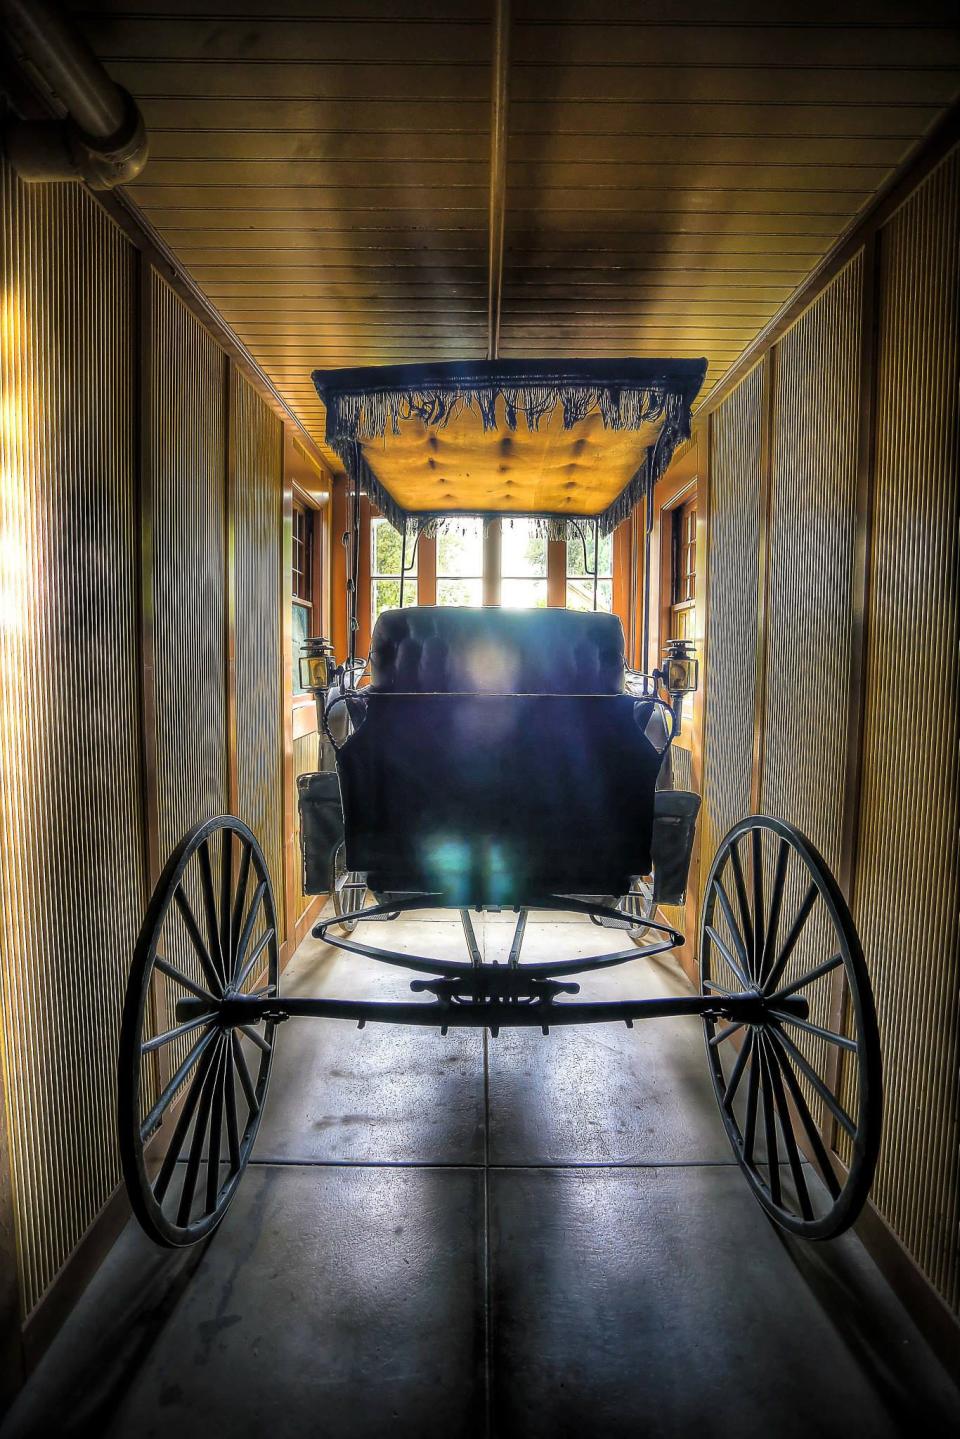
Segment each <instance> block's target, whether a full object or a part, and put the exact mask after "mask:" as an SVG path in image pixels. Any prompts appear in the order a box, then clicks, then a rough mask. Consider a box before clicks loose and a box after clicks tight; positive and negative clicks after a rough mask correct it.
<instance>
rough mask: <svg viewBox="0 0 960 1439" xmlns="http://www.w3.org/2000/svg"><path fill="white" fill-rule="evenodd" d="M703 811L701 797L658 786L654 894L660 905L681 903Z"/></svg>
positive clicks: (652, 853) (652, 849)
mask: <svg viewBox="0 0 960 1439" xmlns="http://www.w3.org/2000/svg"><path fill="white" fill-rule="evenodd" d="M699 812H700V796H699V795H698V794H692V793H691V792H690V791H689V790H685V789H658V790H657V793H656V797H655V800H654V810H653V837H652V840H651V845H650V854H651V858H652V860H653V897H654V900H655V901H656V902H657V904H682V903H683V901H684V899H685V897H686V893H687V876H688V875H689V873H690V856H691V855H692V853H693V838H694V835H695V834H696V829H697V815H698V814H699Z"/></svg>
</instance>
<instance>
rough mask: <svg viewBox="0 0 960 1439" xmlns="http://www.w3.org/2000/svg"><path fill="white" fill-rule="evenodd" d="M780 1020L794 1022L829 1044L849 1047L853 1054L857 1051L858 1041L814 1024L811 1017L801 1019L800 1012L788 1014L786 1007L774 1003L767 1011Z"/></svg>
mask: <svg viewBox="0 0 960 1439" xmlns="http://www.w3.org/2000/svg"><path fill="white" fill-rule="evenodd" d="M767 1012H768V1013H769V1014H771V1015H773V1017H774V1018H775V1019H777V1020H779V1021H780V1023H781V1024H793V1025H796V1027H797V1029H802V1030H804V1031H805V1033H807V1034H815V1035H816V1037H817V1038H818V1039H823V1040H825V1041H826V1043H827V1044H835V1045H836V1046H837V1047H838V1049H847V1050H849V1051H850V1053H851V1054H856V1052H857V1048H858V1046H857V1041H856V1040H855V1039H848V1038H847V1036H846V1035H845V1034H834V1032H833V1030H832V1029H823V1028H822V1027H821V1026H820V1025H819V1024H813V1023H812V1022H811V1021H810V1020H809V1019H801V1018H800V1016H799V1015H798V1014H788V1013H787V1011H786V1010H784V1009H776V1008H774V1006H773V1005H771V1006H770V1008H769V1010H768V1011H767Z"/></svg>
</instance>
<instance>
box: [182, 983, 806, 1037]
mask: <svg viewBox="0 0 960 1439" xmlns="http://www.w3.org/2000/svg"><path fill="white" fill-rule="evenodd" d="M777 1009H778V1010H781V1011H782V1012H783V1013H785V1014H789V1015H790V1016H791V1017H792V1018H796V1019H806V1018H807V1016H808V1013H809V1007H808V1005H807V1001H806V1000H805V999H804V998H803V997H802V996H800V995H791V996H789V997H788V998H786V999H784V1000H782V1001H780V1003H779V1004H778V1005H777ZM685 1015H688V1016H693V1017H694V1018H697V1019H703V1018H710V1019H713V1020H715V1021H719V1022H721V1023H726V1024H731V1025H741V1026H742V1025H748V1024H763V1023H766V1022H769V1020H770V1019H771V1018H776V1015H775V1013H773V1012H772V1011H771V1009H770V1006H769V1004H768V1002H767V1001H766V1000H765V999H764V997H763V996H762V995H761V994H759V993H757V994H746V995H731V996H730V997H729V998H727V997H722V998H719V997H717V996H713V995H702V994H694V995H668V996H666V997H664V998H657V999H634V1000H613V1001H602V1000H591V1001H587V1002H577V1003H573V1004H571V1003H567V1002H565V1003H562V1004H558V1003H556V1002H555V1001H554V997H553V994H552V992H551V991H545V992H544V993H543V994H542V995H538V994H537V995H535V996H534V997H531V998H528V999H509V998H502V997H500V996H498V995H490V996H488V997H487V999H486V1000H482V999H480V1000H478V999H468V1000H464V999H457V998H454V997H445V996H443V995H439V994H438V996H437V998H436V999H435V1000H433V1001H431V1002H429V1003H417V1002H415V1001H411V1000H399V1001H397V1002H391V1001H387V1000H354V999H326V998H320V997H316V998H314V997H302V998H301V997H299V996H295V997H287V996H284V997H283V998H276V997H273V996H271V995H246V994H237V995H228V996H226V997H225V998H224V999H223V1000H222V1001H221V1002H220V1003H219V1004H218V1005H217V1006H216V1008H215V1009H213V1010H212V1009H211V1007H210V1005H209V1004H207V1003H205V1002H204V1001H203V1000H200V999H193V998H190V999H181V1000H180V1001H179V1002H178V1004H177V1006H176V1017H177V1021H178V1023H189V1022H191V1021H194V1020H202V1019H204V1018H208V1017H214V1016H215V1020H216V1022H217V1023H219V1024H220V1025H222V1026H223V1027H224V1028H240V1027H242V1026H248V1027H249V1026H251V1025H256V1024H260V1023H262V1022H263V1021H264V1020H270V1021H272V1022H274V1023H279V1022H281V1021H282V1020H285V1019H348V1020H351V1021H352V1022H353V1023H355V1024H359V1025H360V1026H364V1025H367V1024H377V1023H381V1024H413V1025H428V1026H432V1027H439V1028H441V1029H446V1028H449V1029H464V1028H466V1029H486V1028H489V1029H491V1030H497V1029H502V1028H534V1029H543V1028H544V1026H547V1027H550V1028H552V1027H553V1026H556V1025H563V1024H618V1023H619V1024H626V1025H628V1026H632V1024H633V1023H634V1021H635V1020H638V1019H671V1018H680V1017H683V1016H685Z"/></svg>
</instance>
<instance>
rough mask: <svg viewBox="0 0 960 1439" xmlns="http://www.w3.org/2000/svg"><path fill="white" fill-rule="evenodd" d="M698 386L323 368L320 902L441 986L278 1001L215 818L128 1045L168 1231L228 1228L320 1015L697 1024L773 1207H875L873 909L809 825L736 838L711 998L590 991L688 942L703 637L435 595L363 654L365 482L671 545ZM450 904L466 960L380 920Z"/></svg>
mask: <svg viewBox="0 0 960 1439" xmlns="http://www.w3.org/2000/svg"><path fill="white" fill-rule="evenodd" d="M702 377H703V366H702V364H701V363H700V362H680V363H677V364H674V365H672V366H667V365H656V364H653V363H651V362H646V361H644V362H641V361H631V362H618V363H613V362H603V363H596V362H594V363H583V364H580V365H572V366H566V367H564V372H563V373H558V371H557V368H556V367H555V366H552V365H549V364H545V363H537V364H523V365H521V364H512V365H511V364H509V363H506V364H504V363H491V364H487V365H458V366H434V367H397V368H394V369H393V370H387V371H384V370H359V371H340V372H332V373H330V374H318V375H317V377H316V379H317V384H318V389H319V390H320V393H321V396H322V398H323V400H324V402H325V404H326V407H327V437H328V442H329V443H330V444H331V445H332V446H333V447H334V448H335V449H336V450H337V451H338V453H339V454H340V456H341V458H342V459H343V462H344V465H345V468H346V470H347V473H348V476H349V477H350V480H351V481H352V486H353V520H352V533H351V536H350V537H349V538H350V553H351V565H350V579H349V582H348V590H349V594H350V598H351V623H350V641H349V654H348V656H347V659H346V661H345V663H344V664H343V665H341V666H335V664H334V662H333V660H332V658H331V654H330V650H329V646H327V645H324V644H322V643H319V642H318V643H317V644H315V645H313V646H311V647H310V648H309V649H308V653H307V655H306V657H305V661H304V664H305V671H306V673H305V679H306V682H307V685H308V687H309V688H310V689H311V690H312V691H313V692H314V693H315V695H316V696H317V700H318V706H319V710H320V716H321V720H322V724H323V729H324V734H325V737H326V741H327V746H328V748H327V753H328V755H329V756H330V759H331V764H330V766H329V767H322V768H321V769H320V770H319V771H318V772H317V773H316V774H314V775H308V776H303V777H302V778H301V782H300V791H301V792H300V803H301V840H302V846H303V863H304V880H305V889H306V890H307V892H312V893H322V892H326V891H328V890H329V891H330V892H331V893H332V896H333V899H334V913H333V914H332V915H331V916H330V917H329V918H325V919H323V920H322V921H321V922H320V923H319V924H318V925H317V926H316V928H315V930H314V934H315V935H316V936H317V937H319V938H321V939H324V940H326V941H327V943H329V944H332V945H335V946H336V947H337V948H339V949H341V950H345V951H348V952H350V953H357V954H361V955H365V956H371V957H373V958H375V959H377V960H380V961H382V962H384V963H386V964H389V965H394V966H400V967H402V968H404V969H406V970H409V971H411V972H412V973H413V974H414V975H415V976H416V977H415V978H414V979H413V981H412V983H411V989H412V990H413V991H414V995H415V998H412V999H410V1000H404V1001H398V1002H388V1001H383V1000H369V999H362V1000H359V999H351V998H336V999H335V998H330V997H328V996H326V995H323V996H318V997H316V998H311V997H299V996H297V997H287V996H284V995H283V994H282V993H281V990H280V976H279V965H278V957H279V941H278V924H277V916H276V910H275V903H274V897H273V890H272V886H271V880H270V875H269V872H268V869H267V864H266V862H265V859H264V856H263V853H262V851H261V849H260V846H259V844H258V843H257V840H256V838H255V836H254V835H253V833H252V832H251V830H250V829H249V828H248V827H247V826H246V825H245V824H243V823H242V822H241V821H240V820H238V819H236V818H234V817H232V816H225V817H221V818H217V819H213V820H210V821H208V822H206V823H204V824H201V825H198V826H197V827H196V828H195V829H194V830H192V831H191V832H190V833H189V834H188V835H187V836H186V837H185V839H184V840H183V841H182V843H181V844H180V846H179V847H178V848H177V850H176V851H175V853H174V854H173V855H172V856H171V857H170V860H169V862H168V863H167V866H166V868H165V869H164V872H163V874H162V876H161V878H160V881H159V883H158V885H157V888H156V890H155V892H154V895H153V898H152V899H151V902H150V906H149V909H148V912H147V916H146V919H145V921H144V926H143V930H142V932H141V936H140V941H139V944H138V947H137V951H136V956H135V959H134V964H133V969H132V973H131V976H130V983H129V989H128V994H127V1000H126V1006H125V1010H124V1017H123V1027H122V1038H121V1054H120V1071H119V1126H120V1149H121V1156H122V1160H123V1167H124V1173H125V1177H126V1181H127V1185H128V1189H129V1192H130V1198H131V1202H132V1204H133V1207H134V1210H135V1212H136V1214H137V1216H138V1217H139V1219H140V1221H141V1223H142V1224H143V1226H144V1228H145V1229H146V1230H147V1232H148V1233H149V1234H151V1235H152V1236H153V1237H154V1238H155V1239H157V1240H158V1241H161V1242H165V1243H168V1244H174V1245H183V1244H189V1243H192V1242H195V1241H196V1240H199V1239H201V1238H202V1237H203V1236H204V1235H206V1234H208V1233H209V1232H210V1231H211V1230H212V1229H213V1228H214V1227H215V1226H216V1224H217V1223H218V1222H219V1221H220V1219H221V1218H222V1216H223V1214H224V1212H225V1210H226V1208H227V1206H228V1204H229V1202H230V1200H231V1198H232V1196H233V1194H234V1192H235V1190H236V1187H237V1184H238V1183H239V1180H240V1178H241V1176H242V1174H243V1171H244V1168H245V1166H246V1164H247V1162H248V1160H249V1157H250V1152H251V1149H252V1146H253V1143H254V1139H255V1137H256V1133H257V1128H258V1126H259V1123H260V1119H261V1115H262V1112H263V1106H264V1101H265V1097H266V1092H267V1085H268V1081H269V1077H270V1069H271V1063H272V1059H273V1054H274V1049H275V1046H276V1043H277V1037H278V1026H280V1024H281V1023H282V1022H283V1021H286V1020H288V1019H291V1018H299V1017H307V1016H309V1017H315V1018H323V1019H329V1020H341V1021H343V1020H350V1021H352V1022H354V1023H356V1024H357V1025H358V1026H359V1027H361V1028H363V1027H364V1026H365V1025H368V1024H375V1023H391V1024H412V1025H419V1026H424V1027H435V1028H439V1029H440V1031H441V1033H446V1031H447V1030H448V1029H450V1028H456V1027H481V1028H483V1029H486V1030H487V1031H488V1032H489V1033H490V1035H491V1036H494V1037H495V1036H496V1035H497V1034H498V1033H499V1031H500V1030H501V1029H503V1028H506V1027H509V1026H525V1027H531V1028H535V1029H536V1030H539V1031H540V1032H541V1033H542V1034H543V1035H544V1036H549V1034H550V1031H551V1030H552V1029H554V1028H556V1027H558V1026H560V1025H568V1024H591V1023H603V1024H611V1023H620V1024H626V1025H627V1026H628V1027H632V1026H633V1025H634V1024H635V1022H636V1021H638V1020H641V1019H649V1018H655V1017H658V1016H689V1017H691V1018H692V1019H696V1020H698V1021H699V1022H700V1023H701V1024H702V1026H703V1029H704V1034H705V1041H706V1055H707V1062H708V1066H709V1072H710V1076H711V1079H712V1081H713V1085H714V1088H715V1090H716V1095H717V1100H718V1103H719V1106H720V1114H721V1117H722V1120H723V1123H724V1125H725V1127H726V1130H727V1133H728V1135H729V1138H730V1141H731V1144H732V1146H733V1150H734V1153H735V1155H736V1158H737V1160H738V1161H739V1163H740V1165H741V1166H742V1168H743V1170H744V1173H745V1175H746V1177H747V1179H748V1181H749V1183H750V1185H751V1187H752V1188H753V1190H754V1192H755V1194H756V1196H757V1198H758V1199H759V1200H760V1202H761V1203H762V1204H763V1206H764V1207H765V1209H766V1210H767V1211H768V1212H769V1213H770V1215H771V1216H772V1217H773V1218H774V1219H775V1220H776V1221H777V1222H778V1223H780V1224H781V1225H783V1226H784V1227H785V1228H787V1229H790V1230H792V1231H794V1232H796V1233H799V1234H802V1235H805V1236H808V1237H811V1238H826V1237H830V1236H832V1235H834V1234H837V1233H839V1232H840V1231H841V1230H843V1229H844V1228H845V1227H846V1226H847V1225H849V1224H850V1223H851V1222H852V1220H853V1219H854V1218H855V1217H856V1215H857V1213H858V1212H859V1210H860V1208H861V1206H862V1204H863V1202H864V1199H865V1197H866V1194H867V1191H868V1189H869V1186H870V1182H871V1178H872V1174H873V1169H874V1166H875V1162H876V1155H877V1149H878V1144H879V1131H880V1113H881V1098H880V1091H881V1082H880V1057H879V1044H878V1038H877V1029H876V1020H875V1016H874V1010H873V1003H872V998H871V993H870V986H869V981H868V978H867V973H866V969H865V965H864V962H863V957H862V954H861V951H860V946H859V943H858V940H857V935H856V932H855V929H854V926H853V924H852V922H851V919H850V915H849V911H848V909H847V906H846V904H845V902H844V899H843V897H842V895H841V893H840V891H839V889H838V887H837V885H836V883H835V881H834V879H833V877H832V876H831V874H830V872H829V870H828V868H827V866H826V865H825V863H824V862H823V860H822V859H821V857H820V856H819V855H818V854H817V852H816V850H815V849H814V848H813V846H812V845H811V844H810V843H809V842H808V841H807V840H806V839H805V838H804V837H803V836H802V835H801V834H800V833H799V832H798V831H797V830H795V829H794V828H792V827H791V826H790V825H788V824H786V823H784V822H782V821H781V820H778V819H775V818H769V817H766V816H759V815H756V816H751V817H749V818H746V819H744V820H742V821H741V822H740V823H739V824H738V825H736V827H735V828H734V829H733V830H732V831H731V832H730V833H729V834H728V835H727V836H726V838H725V839H723V840H722V842H721V843H720V845H719V847H718V848H717V851H716V854H715V856H714V857H713V862H712V866H711V868H710V871H709V875H708V876H707V879H706V882H705V884H704V885H703V888H702V902H701V904H700V933H699V965H700V979H701V983H700V989H699V992H698V993H694V992H691V993H690V994H687V995H672V996H670V997H664V998H646V999H630V998H620V999H616V1000H610V999H603V1000H598V999H593V1000H590V999H580V998H578V997H577V996H578V994H579V984H578V982H577V981H576V980H574V979H573V978H572V976H574V975H577V976H583V975H585V974H589V973H590V972H591V971H595V970H599V969H603V968H608V967H610V966H615V965H623V964H626V963H628V962H630V961H642V962H647V961H649V960H650V959H652V958H653V957H654V956H657V955H662V954H665V953H667V952H669V951H670V950H673V949H675V948H676V947H677V946H679V945H680V944H682V943H683V936H682V935H681V934H679V933H678V932H677V931H676V930H675V929H674V928H673V927H672V926H671V925H669V924H667V923H665V922H664V921H663V919H662V918H661V917H658V915H659V907H660V906H661V905H671V904H677V903H680V902H682V900H683V898H684V895H685V891H686V886H687V876H688V870H689V865H690V856H691V850H692V846H693V838H694V826H695V823H696V818H697V811H698V808H699V798H698V797H697V796H696V795H693V794H690V793H688V792H686V791H683V790H677V789H674V788H673V787H672V786H670V785H669V784H665V782H664V776H665V775H666V774H667V772H668V771H667V763H666V761H667V759H668V757H669V752H670V746H671V744H672V742H673V740H674V739H675V738H676V735H677V733H678V732H679V726H680V722H681V714H682V704H683V697H684V695H685V694H687V693H689V692H690V691H691V689H692V688H694V687H695V685H696V683H697V666H696V660H695V658H694V656H693V654H692V653H691V650H690V647H689V646H688V645H687V644H685V643H683V642H679V643H676V644H674V645H672V646H669V647H668V652H667V654H666V656H665V660H664V663H663V664H662V666H660V667H653V668H650V667H649V665H648V662H647V658H646V655H647V647H646V644H645V646H644V666H643V669H644V672H637V673H635V672H632V671H631V670H630V669H629V668H628V666H627V664H626V662H625V655H624V640H623V632H622V629H621V626H620V622H619V620H618V619H617V618H616V617H615V616H613V615H610V614H604V613H600V612H593V613H590V612H587V613H576V612H572V611H567V610H561V609H546V610H529V611H511V610H500V609H497V608H488V609H480V610H477V609H457V608H449V609H446V608H437V607H419V606H417V607H411V608H400V609H399V610H395V611H388V612H386V613H384V614H382V615H381V617H380V618H379V620H378V622H377V625H376V627H375V629H374V632H373V636H372V643H371V650H370V657H369V675H365V674H364V670H365V668H366V667H365V665H364V663H363V661H358V659H357V656H356V653H355V634H356V605H357V579H358V552H359V545H358V539H359V530H358V526H359V514H360V503H359V501H360V494H361V491H365V492H366V493H367V494H368V495H370V496H371V497H372V498H373V499H374V500H375V501H376V503H377V505H378V506H379V508H380V510H381V512H382V513H384V514H385V515H386V516H387V517H388V518H389V519H390V520H391V521H392V522H393V523H394V524H396V525H397V527H398V528H399V529H400V530H401V532H402V533H403V534H404V536H405V544H406V537H408V536H409V537H411V542H412V543H415V542H416V537H417V535H418V534H419V533H421V532H422V531H423V529H424V528H425V526H427V525H433V526H435V525H437V524H443V523H456V521H457V517H458V516H462V515H463V514H471V515H474V514H483V515H486V516H492V515H496V516H499V517H502V518H509V517H510V516H511V515H514V516H515V515H526V516H529V515H535V516H536V517H537V519H538V522H539V523H541V524H542V525H543V526H544V528H545V530H546V531H547V532H548V533H549V534H551V535H554V536H557V537H561V536H565V535H566V534H568V533H572V532H573V530H574V529H575V528H576V527H577V526H578V525H580V524H582V523H583V521H584V519H586V521H587V522H589V523H592V524H594V525H595V526H596V527H597V530H598V531H599V529H600V528H601V527H602V528H603V529H604V530H605V531H609V529H610V528H612V527H613V525H614V524H616V523H617V522H618V521H619V520H620V519H622V518H623V517H624V516H625V515H627V514H629V513H630V511H631V510H632V508H633V507H634V506H635V505H636V504H637V503H638V502H640V501H645V502H646V513H647V516H648V534H649V516H650V514H651V511H652V505H651V498H652V493H653V486H654V484H655V482H656V480H657V478H658V477H659V476H660V475H661V474H662V473H663V471H664V470H665V468H666V465H667V464H668V463H669V460H670V457H671V455H672V453H673V450H674V448H675V446H676V444H677V443H678V441H679V440H680V439H682V438H683V437H684V436H685V435H686V434H687V433H689V417H690V406H691V403H692V400H693V398H694V397H695V395H696V392H697V389H698V388H699V385H700V383H701V382H702ZM647 572H648V573H649V567H648V571H647ZM647 608H648V609H649V606H647ZM644 622H645V627H646V623H647V616H646V615H645V617H644ZM648 670H649V672H647V671H648ZM362 679H368V680H369V682H368V683H362V682H361V680H362ZM371 901H372V902H371ZM438 907H439V908H447V909H450V910H452V911H456V912H459V914H460V917H461V920H462V923H463V929H464V937H465V957H464V959H463V961H462V962H454V961H452V960H450V959H448V958H444V959H440V958H437V957H434V956H430V955H426V954H422V955H421V954H412V953H409V952H407V951H405V950H404V951H398V950H391V949H389V948H385V947H382V946H379V945H374V944H371V943H369V942H367V940H366V939H365V938H364V940H363V941H361V940H360V939H358V938H355V937H354V931H355V930H356V929H357V928H358V927H359V926H361V925H362V926H364V931H363V932H364V935H366V933H367V930H366V926H367V925H368V924H370V925H372V924H373V923H374V922H376V923H377V924H379V925H381V926H382V925H387V926H389V924H390V922H391V921H392V920H395V919H396V918H398V917H399V916H401V915H404V914H410V913H413V912H416V911H418V910H424V909H436V908H438ZM486 909H496V910H504V909H509V910H513V911H514V912H515V913H516V927H515V932H514V937H513V942H512V944H511V948H510V953H509V959H508V961H507V963H505V964H492V963H486V962H484V960H483V958H482V955H481V952H480V949H479V946H478V945H477V943H476V939H475V936H474V930H473V924H472V920H471V914H472V913H475V912H477V911H481V912H482V911H483V910H486ZM543 910H548V911H555V910H566V911H569V912H572V913H574V914H578V915H582V916H584V918H588V919H590V920H592V921H593V922H594V923H595V924H597V925H598V926H600V928H601V929H602V930H604V931H607V932H608V933H609V935H610V936H611V943H612V944H613V946H614V947H613V948H612V949H611V948H610V947H609V945H608V946H607V948H606V949H605V950H604V951H603V952H601V953H598V954H594V955H590V956H585V957H577V958H569V957H563V958H558V959H555V960H545V961H544V960H541V961H538V962H525V961H524V959H523V953H522V945H523V937H524V929H525V925H526V920H527V916H528V914H529V913H530V912H531V911H543ZM373 932H374V933H379V932H380V931H378V930H375V931H373ZM384 932H386V933H389V928H388V929H387V930H386V931H384ZM618 935H619V936H620V937H621V939H622V941H623V943H621V944H620V946H619V947H617V940H616V937H617V936H618ZM545 1042H546V1041H545Z"/></svg>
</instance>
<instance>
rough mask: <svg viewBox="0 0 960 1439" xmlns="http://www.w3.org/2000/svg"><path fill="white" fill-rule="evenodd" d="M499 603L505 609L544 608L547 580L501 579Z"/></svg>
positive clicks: (545, 604) (545, 605)
mask: <svg viewBox="0 0 960 1439" xmlns="http://www.w3.org/2000/svg"><path fill="white" fill-rule="evenodd" d="M544 543H546V541H544ZM500 604H501V605H502V606H503V608H504V609H505V610H544V609H546V607H547V582H546V580H512V579H509V580H508V579H505V580H501V582H500Z"/></svg>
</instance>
